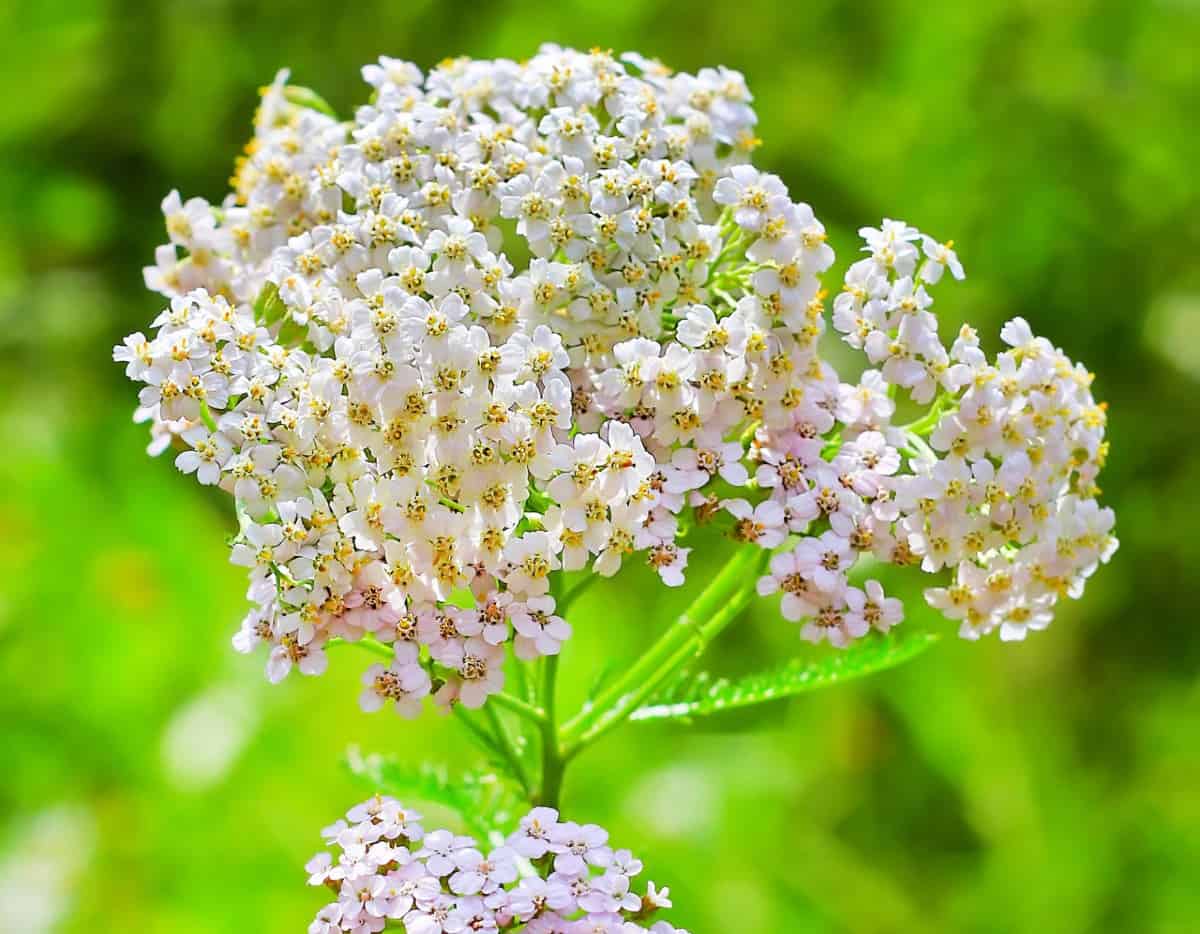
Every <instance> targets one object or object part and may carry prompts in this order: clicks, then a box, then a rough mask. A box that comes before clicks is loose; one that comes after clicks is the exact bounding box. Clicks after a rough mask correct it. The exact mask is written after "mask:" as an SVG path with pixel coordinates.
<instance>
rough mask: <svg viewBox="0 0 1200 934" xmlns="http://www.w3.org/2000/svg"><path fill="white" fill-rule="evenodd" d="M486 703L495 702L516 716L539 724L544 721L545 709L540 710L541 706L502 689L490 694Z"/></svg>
mask: <svg viewBox="0 0 1200 934" xmlns="http://www.w3.org/2000/svg"><path fill="white" fill-rule="evenodd" d="M488 703H497V704H499V705H500V706H501V707H504V708H506V709H508V710H511V711H512V712H513V713H515V714H517V715H518V716H520V717H524V718H525V719H526V720H531V721H533V722H534V723H537V724H539V725H540V724H542V723H545V722H546V711H544V710H542V708H541V707H535V706H534V705H533V704H530V703H527V702H526V701H523V700H521V698H519V697H516V696H515V695H512V694H505V693H504V692H503V691H501V692H500V693H499V694H493V695H491V697H489V698H488Z"/></svg>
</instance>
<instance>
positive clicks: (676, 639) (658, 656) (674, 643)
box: [560, 547, 770, 759]
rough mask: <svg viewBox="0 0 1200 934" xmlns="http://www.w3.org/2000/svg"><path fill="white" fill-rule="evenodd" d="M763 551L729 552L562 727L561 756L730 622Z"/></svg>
mask: <svg viewBox="0 0 1200 934" xmlns="http://www.w3.org/2000/svg"><path fill="white" fill-rule="evenodd" d="M769 555H770V553H769V552H768V551H766V550H764V549H759V548H754V547H742V548H739V549H738V550H737V551H736V552H734V554H733V556H732V557H731V558H730V559H729V561H727V562H726V564H725V567H723V568H722V569H721V571H720V572H719V573H718V574H717V576H716V577H715V578H713V579H712V581H711V582H710V583H709V585H708V586H707V587H705V588H704V590H703V591H701V593H700V595H699V596H697V597H696V599H695V600H694V601H693V602H692V605H691V606H689V607H688V608H687V610H685V611H684V613H683V615H681V616H680V617H679V619H678V620H677V621H676V623H675V624H674V625H673V626H672V627H671V628H670V629H668V630H667V631H666V632H665V633H663V635H662V636H661V637H660V638H659V640H658V641H657V642H656V643H655V644H654V645H653V646H651V647H650V649H649V651H647V652H646V653H645V654H644V655H642V657H641V658H640V659H638V661H637V662H636V663H634V665H633V666H632V667H630V668H629V670H628V671H626V672H625V674H624V675H623V676H622V677H621V678H619V679H617V681H616V682H614V683H613V684H612V685H610V686H609V687H608V688H607V689H605V690H604V691H603V692H601V694H600V695H599V696H598V697H597V698H596V699H595V701H593V702H592V703H590V704H588V705H586V706H585V707H584V708H583V710H581V711H580V712H579V714H577V715H576V716H575V717H574V718H573V719H572V720H571V721H570V722H568V723H567V724H566V725H565V726H564V727H563V728H562V730H561V731H560V742H561V743H562V746H563V747H564V751H563V756H564V757H565V758H568V759H569V758H571V757H572V756H574V755H576V754H577V753H578V752H579V751H580V750H581V749H582V748H583V747H584V746H585V745H587V744H588V743H590V742H592V741H594V740H595V739H597V738H598V737H599V736H601V735H602V734H604V733H606V732H608V731H609V730H610V729H612V728H613V727H615V726H616V725H618V724H619V723H621V722H622V721H623V720H624V719H625V718H626V717H628V716H629V715H630V714H631V713H633V711H634V710H635V709H636V708H637V706H638V704H640V703H641V702H642V701H643V700H644V699H645V698H646V697H648V696H650V694H651V693H652V692H653V691H655V690H656V689H657V688H658V687H659V686H661V685H662V683H663V682H664V681H665V680H666V679H667V678H669V677H670V676H671V675H673V674H675V673H676V672H677V671H678V670H679V669H680V668H681V667H683V665H685V664H686V663H687V662H688V661H689V660H690V659H692V658H694V657H695V656H696V654H697V652H699V651H703V649H704V648H705V647H706V646H707V645H708V643H709V642H711V641H712V639H714V638H715V637H716V635H717V634H718V633H720V632H721V630H723V629H724V628H725V627H726V626H728V625H729V624H730V623H731V622H733V620H734V619H735V618H736V617H737V615H738V614H739V613H740V612H741V611H742V609H744V607H745V605H746V603H747V602H749V599H750V597H751V595H752V594H753V590H754V584H755V581H756V580H757V578H758V576H759V573H760V572H761V569H762V567H763V565H764V564H765V563H766V561H767V558H768V557H769Z"/></svg>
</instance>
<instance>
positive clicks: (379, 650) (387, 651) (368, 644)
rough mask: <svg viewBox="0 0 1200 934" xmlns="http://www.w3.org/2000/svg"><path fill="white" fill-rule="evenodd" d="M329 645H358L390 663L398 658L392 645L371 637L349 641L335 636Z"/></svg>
mask: <svg viewBox="0 0 1200 934" xmlns="http://www.w3.org/2000/svg"><path fill="white" fill-rule="evenodd" d="M329 645H331V646H333V645H356V646H358V647H359V648H360V649H363V650H364V651H366V652H370V653H371V654H372V655H378V656H379V657H380V658H386V659H388V660H389V661H392V660H394V659H395V658H396V651H395V649H393V648H392V647H391V646H390V645H387V644H385V643H383V642H379V641H378V640H376V639H372V638H370V637H366V638H362V639H354V640H349V639H341V638H339V637H337V636H334V638H332V639H330V640H329Z"/></svg>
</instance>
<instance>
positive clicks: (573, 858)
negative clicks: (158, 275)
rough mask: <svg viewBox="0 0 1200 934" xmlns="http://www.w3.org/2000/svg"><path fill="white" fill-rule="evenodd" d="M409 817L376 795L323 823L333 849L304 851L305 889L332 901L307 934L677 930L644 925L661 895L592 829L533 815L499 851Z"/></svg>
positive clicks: (662, 933) (669, 933)
mask: <svg viewBox="0 0 1200 934" xmlns="http://www.w3.org/2000/svg"><path fill="white" fill-rule="evenodd" d="M420 819H421V816H420V815H419V814H417V813H415V812H413V811H410V810H407V809H406V808H404V807H403V806H402V805H401V804H400V803H399V802H398V801H396V800H395V799H394V798H390V797H385V796H380V795H377V796H375V797H374V798H371V799H369V800H368V801H365V802H363V803H362V804H359V805H357V806H355V807H353V808H351V809H350V811H349V812H348V813H347V815H346V819H345V820H339V821H338V822H337V823H336V824H333V825H332V826H330V827H327V828H325V830H323V831H322V836H323V837H324V838H325V840H326V842H327V843H328V844H329V845H330V846H333V847H336V848H338V849H340V850H341V852H340V854H338V855H337V859H336V860H335V859H334V856H333V854H331V853H330V852H328V851H326V852H322V853H319V854H318V855H316V856H314V857H313V859H312V860H311V861H310V862H309V863H308V865H307V866H306V867H305V868H306V869H307V870H308V872H309V874H310V875H309V879H308V881H309V884H310V885H323V886H326V887H328V888H329V889H331V890H332V891H333V892H335V893H337V899H336V900H335V901H332V902H330V903H329V904H328V905H326V906H325V907H324V908H322V909H321V910H320V911H319V912H318V913H317V916H316V918H315V919H314V920H313V922H312V924H311V925H309V928H308V930H309V934H333V932H336V931H354V932H356V934H369V932H375V931H382V930H384V928H388V927H391V928H396V929H399V930H403V931H405V932H406V934H459V932H469V931H482V932H492V931H524V932H527V934H632V932H635V931H647V930H648V931H653V932H655V934H687V932H686V931H683V930H682V929H680V928H676V927H673V926H672V925H671V924H669V923H668V922H666V921H661V920H651V919H652V918H653V916H654V915H656V914H657V913H658V912H659V911H660V910H662V909H664V908H670V907H671V901H670V898H669V897H668V896H669V890H668V889H666V888H663V889H656V888H655V886H654V883H653V882H650V883H648V884H647V887H646V892H645V894H642V895H638V894H637V893H636V892H634V891H633V890H632V887H631V883H632V880H633V878H634V877H635V876H637V875H639V874H640V873H641V871H642V864H641V862H640V861H639V860H638V859H637V858H636V857H634V855H633V854H632V853H630V852H629V850H614V849H613V848H612V847H611V846H609V843H608V832H607V831H605V830H604V829H603V828H601V827H598V826H596V825H595V824H582V825H581V824H575V823H571V822H569V821H560V820H559V815H558V812H557V811H556V810H554V809H553V808H544V807H540V808H534V809H533V810H532V811H530V812H529V813H528V814H526V815H525V816H524V817H523V818H521V821H520V824H519V826H518V829H517V830H516V831H515V832H514V833H512V834H511V835H510V836H509V837H508V839H507V840H506V841H505V842H504V844H503V845H501V846H496V847H493V848H491V849H490V850H487V851H486V852H485V850H484V849H483V848H481V847H480V845H479V844H478V842H477V841H476V840H475V839H473V838H472V837H468V836H460V835H458V834H454V833H452V832H450V831H448V830H435V831H432V832H430V833H426V832H425V831H424V829H423V828H422V827H421V824H420Z"/></svg>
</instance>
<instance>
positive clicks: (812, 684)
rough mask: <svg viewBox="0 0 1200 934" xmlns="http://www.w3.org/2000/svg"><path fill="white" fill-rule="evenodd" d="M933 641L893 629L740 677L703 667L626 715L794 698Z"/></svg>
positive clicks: (683, 715)
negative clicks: (821, 654)
mask: <svg viewBox="0 0 1200 934" xmlns="http://www.w3.org/2000/svg"><path fill="white" fill-rule="evenodd" d="M937 640H938V636H937V634H936V633H931V632H920V631H916V632H909V633H908V634H907V635H900V634H899V633H898V632H893V633H889V634H888V635H886V636H874V637H871V638H868V639H863V640H861V641H859V642H856V643H855V644H854V645H852V646H851V647H850V648H848V649H845V650H844V651H840V652H838V653H837V654H836V655H830V656H828V657H825V658H818V659H809V658H795V659H792V660H791V661H789V662H787V663H785V664H783V665H780V666H779V667H778V668H774V669H772V670H770V671H765V672H760V673H758V674H753V675H747V676H746V677H744V678H737V679H729V678H714V677H713V676H712V675H710V674H708V673H707V672H700V673H699V674H687V675H684V676H683V677H681V678H678V679H676V680H675V681H674V682H672V683H670V684H668V685H666V686H665V687H664V688H663V690H662V691H660V692H659V693H658V694H657V695H655V696H654V697H652V698H651V699H650V700H649V701H648V702H647V703H646V704H645V705H643V706H642V707H639V708H638V709H637V710H635V711H634V712H633V714H632V715H631V717H630V719H631V720H690V719H693V718H695V717H705V716H710V715H712V714H716V713H721V712H723V711H727V710H736V709H739V708H742V707H752V706H754V705H756V704H765V703H769V702H771V701H776V700H782V699H784V698H787V697H794V696H796V695H797V694H804V693H807V692H808V691H815V690H818V689H820V688H823V687H830V686H832V685H835V684H841V683H842V682H844V681H851V680H854V679H855V678H863V677H866V676H867V675H871V674H875V673H876V672H880V671H884V670H886V669H888V668H894V667H896V666H897V665H902V664H904V662H907V661H909V660H910V659H912V658H915V657H916V656H917V655H919V654H921V653H922V652H924V651H925V650H926V649H927V648H929V647H930V646H931V645H933V644H934V643H935V642H936V641H937Z"/></svg>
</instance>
